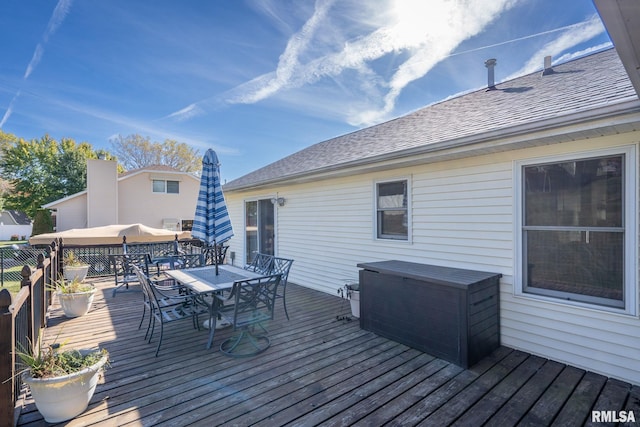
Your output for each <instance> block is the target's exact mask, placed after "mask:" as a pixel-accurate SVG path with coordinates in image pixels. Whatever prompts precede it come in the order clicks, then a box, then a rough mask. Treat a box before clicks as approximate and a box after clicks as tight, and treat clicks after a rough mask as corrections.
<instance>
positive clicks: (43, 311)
mask: <svg viewBox="0 0 640 427" xmlns="http://www.w3.org/2000/svg"><path fill="white" fill-rule="evenodd" d="M37 261H38V265H37V268H38V269H40V270H42V289H41V290H40V301H42V303H41V304H40V310H39V311H40V312H39V313H38V315H39V316H40V322H38V323H39V324H40V325H42V326H44V325H45V322H46V320H47V310H48V309H49V305H48V298H47V289H48V288H49V285H50V283H48V280H47V272H46V270H45V269H44V255H42V254H38V258H37ZM31 289H33V287H32V288H31Z"/></svg>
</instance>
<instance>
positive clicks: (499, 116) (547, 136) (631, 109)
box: [224, 49, 640, 191]
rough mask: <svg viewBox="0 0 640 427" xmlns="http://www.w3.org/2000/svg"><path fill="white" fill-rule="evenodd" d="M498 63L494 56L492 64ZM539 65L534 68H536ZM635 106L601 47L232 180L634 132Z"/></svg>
mask: <svg viewBox="0 0 640 427" xmlns="http://www.w3.org/2000/svg"><path fill="white" fill-rule="evenodd" d="M498 61H499V58H498ZM542 65H543V64H540V66H541V69H542ZM478 67H479V68H480V67H482V68H483V69H484V67H483V64H479V66H478ZM638 113H640V101H639V100H638V96H637V95H636V92H635V90H634V88H633V86H632V84H631V82H630V81H629V78H628V76H627V73H626V71H625V68H624V66H623V65H622V63H621V61H620V59H619V57H618V55H617V54H616V51H615V50H614V49H608V50H606V51H603V52H599V53H595V54H592V55H589V56H586V57H583V58H580V59H577V60H574V61H571V62H567V63H564V64H560V65H554V66H553V71H552V72H551V73H548V74H546V75H543V73H542V72H536V73H532V74H529V75H526V76H523V77H519V78H516V79H513V80H510V81H507V82H503V83H499V84H496V86H495V89H493V90H489V91H488V90H486V88H482V89H480V90H477V91H474V92H471V93H467V94H464V95H461V96H458V97H455V98H451V99H448V100H445V101H442V102H438V103H435V104H433V105H430V106H427V107H425V108H422V109H419V110H417V111H415V112H413V113H410V114H407V115H405V116H402V117H399V118H397V119H394V120H390V121H388V122H385V123H381V124H378V125H375V126H371V127H369V128H365V129H362V130H359V131H356V132H352V133H349V134H346V135H342V136H339V137H336V138H332V139H329V140H327V141H323V142H320V143H317V144H314V145H312V146H310V147H308V148H306V149H303V150H301V151H298V152H297V153H294V154H292V155H290V156H288V157H285V158H283V159H281V160H278V161H276V162H274V163H272V164H270V165H267V166H265V167H263V168H261V169H258V170H256V171H254V172H251V173H249V174H247V175H244V176H242V177H240V178H238V179H235V180H233V181H231V182H229V183H227V184H226V185H225V186H224V190H225V191H241V190H249V189H255V188H264V187H269V186H274V185H282V184H288V183H300V182H308V181H311V180H317V179H322V178H331V177H339V176H347V175H352V174H356V173H364V172H370V171H377V170H385V169H391V168H397V167H403V166H411V165H414V164H425V163H430V162H435V161H443V160H453V159H458V158H462V157H468V156H473V155H480V154H489V153H495V152H501V151H506V150H512V149H516V148H523V147H530V146H539V145H548V144H556V143H560V142H566V141H572V140H578V139H585V138H593V137H598V136H604V135H610V134H616V133H624V132H630V131H633V130H636V129H640V114H638Z"/></svg>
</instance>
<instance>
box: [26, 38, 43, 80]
mask: <svg viewBox="0 0 640 427" xmlns="http://www.w3.org/2000/svg"><path fill="white" fill-rule="evenodd" d="M43 54H44V48H43V47H42V45H41V44H40V43H38V45H37V46H36V50H35V51H34V52H33V56H32V57H31V61H29V65H27V70H26V71H25V72H24V79H25V80H26V79H28V78H29V76H30V75H31V73H32V72H33V70H35V68H36V67H37V66H38V64H39V63H40V60H41V59H42V55H43Z"/></svg>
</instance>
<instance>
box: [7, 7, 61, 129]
mask: <svg viewBox="0 0 640 427" xmlns="http://www.w3.org/2000/svg"><path fill="white" fill-rule="evenodd" d="M72 2H73V0H59V1H58V4H57V5H56V8H55V9H54V10H53V15H51V19H49V24H48V25H47V29H46V30H45V32H44V34H43V35H42V42H40V43H38V45H37V46H36V49H35V51H34V52H33V56H32V57H31V61H29V65H27V69H26V71H25V72H24V77H23V81H24V80H26V79H28V78H29V76H30V75H31V73H33V71H34V70H35V69H36V67H37V66H38V63H40V60H41V59H42V55H43V54H44V45H45V44H46V43H47V42H48V41H49V37H51V36H52V35H53V34H54V33H55V32H56V31H57V30H58V28H60V25H62V22H63V21H64V18H66V16H67V15H68V14H69V10H70V9H71V3H72ZM19 96H20V91H18V92H17V93H16V94H15V95H14V96H13V99H12V100H11V102H10V103H9V108H7V111H5V113H4V116H3V117H2V121H0V129H1V128H2V126H4V124H5V123H6V121H7V120H8V119H9V117H10V116H11V113H12V112H13V104H14V103H15V101H16V100H17V99H18V97H19Z"/></svg>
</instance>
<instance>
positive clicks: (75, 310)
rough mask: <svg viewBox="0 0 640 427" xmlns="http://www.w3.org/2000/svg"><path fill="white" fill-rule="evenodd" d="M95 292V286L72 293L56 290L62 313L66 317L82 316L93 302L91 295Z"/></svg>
mask: <svg viewBox="0 0 640 427" xmlns="http://www.w3.org/2000/svg"><path fill="white" fill-rule="evenodd" d="M95 293H96V290H95V288H94V289H92V290H90V291H88V292H77V293H72V294H65V293H62V292H58V293H57V296H58V300H59V301H60V307H62V311H64V315H65V316H67V317H79V316H84V315H85V314H87V313H88V312H89V310H91V304H92V303H93V297H94V295H95Z"/></svg>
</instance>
